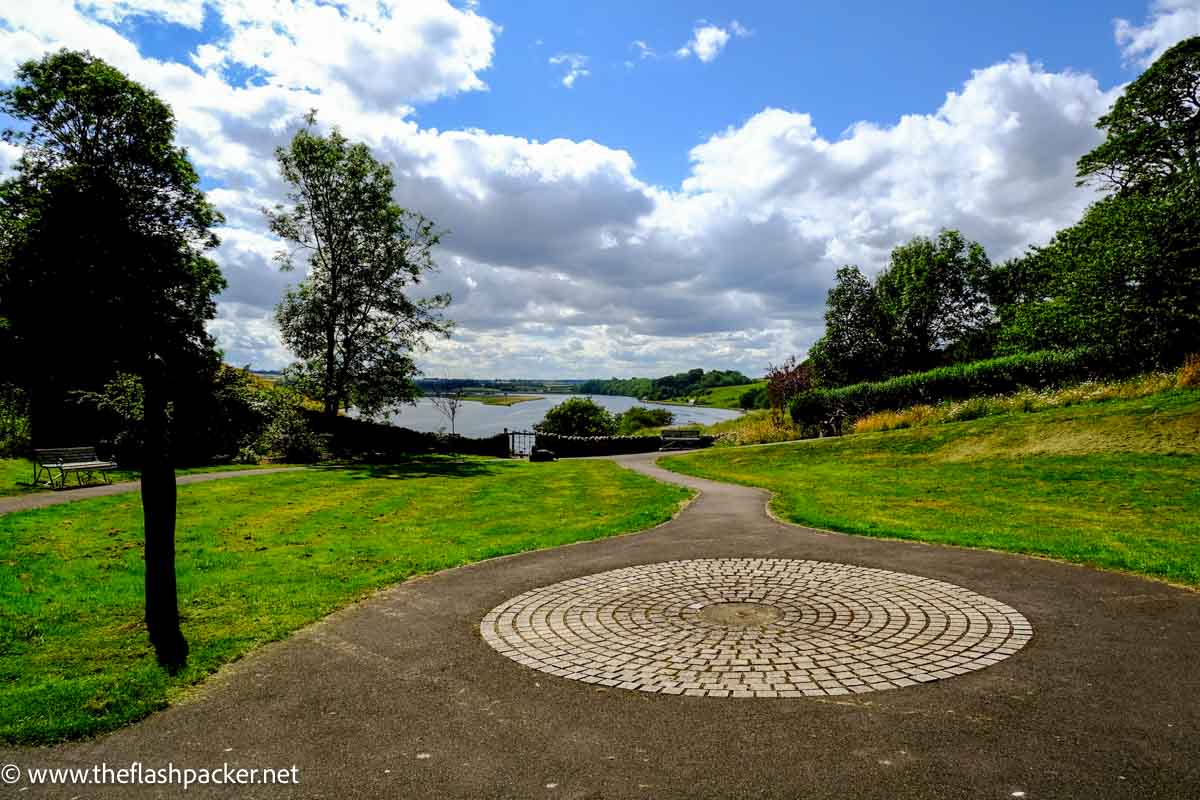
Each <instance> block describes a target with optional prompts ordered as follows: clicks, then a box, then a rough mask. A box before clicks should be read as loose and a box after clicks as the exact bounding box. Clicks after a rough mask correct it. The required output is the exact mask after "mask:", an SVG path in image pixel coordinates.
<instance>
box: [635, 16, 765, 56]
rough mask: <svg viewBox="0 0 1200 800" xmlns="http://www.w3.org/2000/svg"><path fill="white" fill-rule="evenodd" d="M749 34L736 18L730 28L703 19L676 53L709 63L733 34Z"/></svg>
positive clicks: (742, 35) (741, 35) (739, 35)
mask: <svg viewBox="0 0 1200 800" xmlns="http://www.w3.org/2000/svg"><path fill="white" fill-rule="evenodd" d="M749 35H750V30H749V29H748V28H746V27H745V26H743V25H742V24H741V23H740V22H738V21H737V20H736V19H735V20H733V21H732V22H730V23H729V27H728V28H722V27H719V26H717V25H712V24H709V23H707V22H705V21H704V20H701V21H700V22H699V23H698V24H697V25H696V27H695V28H693V29H692V38H691V40H690V41H688V43H687V44H685V45H684V46H683V47H680V48H679V49H678V50H676V51H675V55H676V56H678V57H679V58H687V57H688V56H693V55H694V56H696V58H698V59H700V60H701V61H703V62H704V63H706V64H707V63H708V62H710V61H712V60H713V59H715V58H716V57H717V56H719V55H720V54H721V51H722V50H723V49H725V45H727V44H728V43H729V39H730V37H731V36H738V37H744V36H749ZM635 44H636V42H635Z"/></svg>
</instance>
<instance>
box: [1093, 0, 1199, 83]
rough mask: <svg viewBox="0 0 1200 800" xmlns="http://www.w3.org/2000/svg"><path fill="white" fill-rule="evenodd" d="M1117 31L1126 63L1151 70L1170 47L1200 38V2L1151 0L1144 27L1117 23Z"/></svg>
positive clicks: (1126, 22)
mask: <svg viewBox="0 0 1200 800" xmlns="http://www.w3.org/2000/svg"><path fill="white" fill-rule="evenodd" d="M1114 27H1115V35H1116V40H1117V44H1118V45H1119V46H1120V48H1121V54H1122V56H1123V57H1124V58H1125V61H1126V63H1129V64H1136V65H1138V66H1141V67H1148V66H1150V65H1151V64H1152V63H1154V60H1155V59H1157V58H1158V57H1159V56H1161V55H1162V54H1163V53H1164V52H1166V51H1167V49H1168V48H1169V47H1171V45H1173V44H1176V43H1177V42H1181V41H1183V40H1184V39H1187V38H1189V37H1192V36H1200V0H1152V2H1151V4H1150V18H1149V19H1148V20H1147V21H1146V23H1145V24H1144V25H1134V24H1133V23H1132V22H1130V21H1129V20H1127V19H1118V20H1116V22H1115V25H1114Z"/></svg>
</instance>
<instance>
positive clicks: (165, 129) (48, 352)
mask: <svg viewBox="0 0 1200 800" xmlns="http://www.w3.org/2000/svg"><path fill="white" fill-rule="evenodd" d="M0 110H3V111H4V112H5V113H7V114H9V115H10V116H11V117H13V118H15V119H16V120H17V121H18V123H19V125H18V127H17V128H16V129H13V130H8V131H5V133H4V136H5V139H6V140H7V141H10V142H13V143H16V144H18V145H19V146H20V147H21V148H22V155H21V158H20V160H19V161H18V163H17V167H16V175H15V176H14V177H13V178H11V179H9V180H7V181H5V182H4V183H3V184H0V316H5V317H7V318H8V320H9V325H10V332H11V335H12V339H13V347H14V348H15V349H16V351H17V352H19V353H20V356H21V357H20V359H19V360H20V362H21V364H22V365H23V367H24V369H22V373H21V380H22V381H24V382H25V383H26V384H27V385H28V386H29V387H30V389H31V398H30V400H31V407H32V409H33V413H34V420H33V436H34V438H35V440H36V441H39V442H43V443H58V444H62V442H57V439H58V437H59V436H61V435H63V434H62V431H63V430H64V427H63V426H65V425H66V424H67V422H68V421H69V419H70V415H69V414H61V412H60V409H61V408H62V407H63V403H62V397H63V395H64V394H65V393H66V391H67V390H68V389H71V388H79V387H87V388H95V387H96V386H98V385H100V384H102V383H104V382H105V381H107V380H109V379H111V378H113V377H114V376H115V375H116V374H117V372H119V371H120V372H126V373H132V374H135V375H137V376H140V378H141V380H142V383H143V385H144V389H145V400H144V415H145V418H144V430H143V431H142V440H143V442H144V448H143V455H142V464H141V468H142V507H143V513H144V523H145V547H146V549H145V563H146V624H147V628H148V630H149V634H150V640H151V642H152V643H153V645H154V647H155V650H156V652H157V655H158V657H159V660H160V661H161V662H162V663H163V664H164V665H167V666H169V667H178V666H180V665H182V664H183V663H184V661H185V660H186V657H187V642H186V641H185V640H184V638H183V635H182V633H181V631H180V627H179V614H178V606H177V600H176V586H175V477H174V470H173V467H172V462H171V456H170V452H169V441H168V426H167V415H168V404H169V402H170V400H171V397H172V388H173V386H174V385H176V383H177V382H178V381H180V380H182V377H183V376H192V375H195V374H196V373H197V371H204V370H208V369H211V368H212V367H213V366H214V364H215V362H216V355H215V349H214V347H213V342H212V340H211V339H210V337H209V336H208V334H207V332H206V330H205V321H206V320H209V319H211V318H212V317H213V316H214V314H215V305H214V300H213V298H214V296H215V295H216V293H217V292H219V291H220V290H221V289H222V288H224V286H225V282H224V280H223V279H222V277H221V273H220V270H219V269H218V268H217V266H216V265H215V264H214V263H213V262H212V261H210V260H209V259H207V258H205V257H204V255H203V254H204V253H205V251H207V250H209V249H211V248H212V247H214V246H216V244H217V239H216V237H215V236H214V235H213V232H212V228H213V227H214V225H216V224H217V223H218V222H219V221H220V216H219V215H218V214H217V212H216V211H215V210H214V209H213V208H212V206H211V205H210V204H209V203H208V201H207V200H206V199H205V197H204V193H203V192H202V191H201V190H200V187H199V178H198V177H197V175H196V172H195V170H194V169H193V168H192V166H191V164H190V163H189V161H188V158H187V154H186V153H185V152H184V151H183V150H182V149H181V148H179V147H177V146H175V144H174V134H175V121H174V117H173V115H172V113H171V110H170V109H169V108H168V107H167V106H166V105H165V104H164V103H163V102H162V101H161V100H160V99H159V98H158V97H157V96H156V95H155V94H154V93H153V92H151V91H149V90H147V89H145V88H144V87H142V86H140V85H139V84H137V83H135V82H133V81H131V80H129V79H128V78H127V77H125V76H124V75H123V74H122V73H121V72H119V71H118V70H116V69H114V68H113V67H111V66H109V65H108V64H106V63H104V62H103V61H101V60H100V59H97V58H95V57H93V56H91V55H90V54H87V53H79V52H70V51H61V52H58V53H54V54H50V55H47V56H45V57H44V58H42V59H41V60H39V61H30V62H27V63H25V64H23V65H22V66H21V67H20V69H19V70H18V71H17V75H16V81H15V85H14V86H13V87H12V88H10V89H8V90H5V91H4V92H0ZM46 411H52V412H58V413H57V414H56V415H55V416H46V415H45V412H46ZM66 443H69V444H77V443H78V442H76V441H70V442H66Z"/></svg>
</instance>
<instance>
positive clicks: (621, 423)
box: [614, 406, 675, 436]
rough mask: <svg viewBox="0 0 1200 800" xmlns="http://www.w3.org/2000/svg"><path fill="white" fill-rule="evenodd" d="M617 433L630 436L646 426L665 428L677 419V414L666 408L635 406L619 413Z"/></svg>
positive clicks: (616, 418) (617, 416)
mask: <svg viewBox="0 0 1200 800" xmlns="http://www.w3.org/2000/svg"><path fill="white" fill-rule="evenodd" d="M614 419H615V420H616V423H617V431H616V432H617V434H618V435H621V436H629V435H631V434H634V433H637V432H638V431H640V430H644V429H645V428H663V427H666V426H667V425H670V424H671V423H672V422H674V421H675V415H674V414H672V413H671V412H670V411H668V410H667V409H665V408H646V407H645V406H634V407H633V408H631V409H629V410H628V411H624V412H622V413H620V414H617V415H616V417H615V418H614Z"/></svg>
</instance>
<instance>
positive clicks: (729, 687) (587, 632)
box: [480, 559, 1033, 697]
mask: <svg viewBox="0 0 1200 800" xmlns="http://www.w3.org/2000/svg"><path fill="white" fill-rule="evenodd" d="M480 631H481V633H482V634H483V638H484V639H485V640H486V641H487V642H488V644H490V645H491V646H492V647H494V648H495V649H496V650H498V651H499V652H501V653H503V654H504V655H505V656H508V657H509V658H511V659H513V660H514V661H516V662H518V663H520V664H524V665H525V666H528V667H531V668H533V669H536V670H540V671H542V672H548V673H550V674H552V675H558V676H561V677H564V678H571V679H574V680H579V681H583V682H585V683H594V684H598V685H602V686H616V687H620V688H623V689H638V690H641V691H643V692H663V693H666V694H689V695H707V696H710V697H713V696H715V697H730V696H732V697H801V696H805V695H810V696H811V695H838V694H849V693H851V692H871V691H877V690H880V689H891V688H895V687H898V686H912V685H914V684H917V683H928V682H930V681H936V680H939V679H942V678H950V677H953V676H955V675H961V674H963V673H966V672H971V671H973V670H977V669H983V668H984V667H987V666H990V665H992V664H995V663H997V662H999V661H1002V660H1004V659H1005V658H1008V657H1009V656H1010V655H1012V654H1013V653H1015V652H1017V651H1018V650H1020V649H1021V648H1022V647H1023V646H1024V645H1025V643H1026V642H1028V641H1029V639H1030V637H1031V636H1032V635H1033V629H1032V628H1031V627H1030V625H1029V622H1028V621H1027V620H1026V619H1025V618H1024V617H1023V616H1021V614H1019V613H1018V612H1017V611H1015V610H1013V609H1012V608H1010V607H1009V606H1007V605H1005V604H1004V603H1001V602H998V601H996V600H992V599H991V598H988V597H983V596H981V595H978V594H975V593H974V592H971V591H968V590H966V589H963V588H962V587H960V586H955V585H953V584H950V583H944V582H942V581H935V580H931V579H929V578H922V577H920V576H917V575H907V574H904V573H900V572H889V571H887V570H880V569H870V568H867V567H858V566H854V565H851V564H831V563H826V562H822V561H799V560H785V559H697V560H692V561H669V562H665V563H661V564H646V565H643V566H637V567H627V568H625V569H617V570H612V571H611V572H601V573H598V574H595V575H587V576H584V577H582V578H574V579H572V580H568V581H563V582H561V583H556V584H554V585H552V586H546V587H543V588H541V589H534V590H533V591H530V592H526V593H525V594H522V595H519V596H517V597H514V598H512V599H511V600H509V601H507V602H505V603H503V604H501V605H500V606H497V607H496V608H494V609H492V611H490V612H489V613H488V615H487V616H486V617H485V618H484V620H483V622H482V623H481V624H480Z"/></svg>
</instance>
